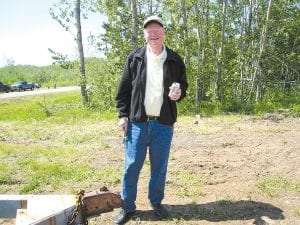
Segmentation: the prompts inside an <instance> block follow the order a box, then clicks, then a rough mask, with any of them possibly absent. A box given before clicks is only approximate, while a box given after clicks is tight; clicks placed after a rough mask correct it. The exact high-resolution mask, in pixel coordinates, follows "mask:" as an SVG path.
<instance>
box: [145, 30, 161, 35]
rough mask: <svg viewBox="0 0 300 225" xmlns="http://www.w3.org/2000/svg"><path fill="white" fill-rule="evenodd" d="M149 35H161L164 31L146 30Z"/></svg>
mask: <svg viewBox="0 0 300 225" xmlns="http://www.w3.org/2000/svg"><path fill="white" fill-rule="evenodd" d="M145 32H146V33H147V34H150V35H151V34H161V33H162V32H163V31H162V30H145Z"/></svg>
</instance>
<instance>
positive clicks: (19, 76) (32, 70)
mask: <svg viewBox="0 0 300 225" xmlns="http://www.w3.org/2000/svg"><path fill="white" fill-rule="evenodd" d="M0 80H1V81H2V82H4V83H7V84H12V83H14V82H16V81H20V80H26V81H28V82H32V83H39V84H41V86H42V87H51V88H52V87H53V86H54V83H56V85H57V86H72V85H78V83H79V69H78V66H77V65H76V66H74V68H72V69H68V70H66V69H63V68H62V67H61V66H59V65H50V66H43V67H37V66H30V65H16V66H14V65H11V66H6V67H2V68H0Z"/></svg>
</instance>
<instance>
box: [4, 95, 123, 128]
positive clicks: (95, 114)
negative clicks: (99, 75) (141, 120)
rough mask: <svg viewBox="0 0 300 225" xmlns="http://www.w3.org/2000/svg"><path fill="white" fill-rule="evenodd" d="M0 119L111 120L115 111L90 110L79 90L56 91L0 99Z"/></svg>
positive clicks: (58, 121)
mask: <svg viewBox="0 0 300 225" xmlns="http://www.w3.org/2000/svg"><path fill="white" fill-rule="evenodd" d="M0 115H1V116H0V121H25V122H28V121H48V122H50V123H77V122H80V121H83V120H85V119H89V120H112V119H116V118H117V116H116V113H115V112H114V113H112V112H103V113H102V112H101V113H100V112H99V111H98V110H90V109H89V108H86V107H84V106H83V105H82V101H81V95H80V93H79V92H68V93H56V94H47V95H38V96H30V98H29V97H22V98H20V99H19V98H18V99H11V100H6V101H0Z"/></svg>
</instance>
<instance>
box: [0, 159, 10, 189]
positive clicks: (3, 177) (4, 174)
mask: <svg viewBox="0 0 300 225" xmlns="http://www.w3.org/2000/svg"><path fill="white" fill-rule="evenodd" d="M10 174H11V169H10V168H9V166H7V165H6V164H4V163H0V184H8V183H9V179H10V176H9V175H10Z"/></svg>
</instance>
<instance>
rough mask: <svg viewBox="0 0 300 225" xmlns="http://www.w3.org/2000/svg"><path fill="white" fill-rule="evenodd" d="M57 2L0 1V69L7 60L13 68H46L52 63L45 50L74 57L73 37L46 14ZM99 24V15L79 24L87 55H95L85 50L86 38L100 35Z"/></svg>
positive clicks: (50, 0)
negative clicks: (18, 65)
mask: <svg viewBox="0 0 300 225" xmlns="http://www.w3.org/2000/svg"><path fill="white" fill-rule="evenodd" d="M58 1H59V0H9V1H0V67H2V66H5V65H6V64H7V61H8V60H13V61H14V62H15V64H26V65H36V66H43V65H49V64H51V63H52V60H51V54H50V53H49V51H48V48H52V49H53V50H55V51H58V52H61V53H64V54H68V55H69V56H70V57H71V58H75V57H76V55H77V53H76V43H75V41H74V39H73V36H72V35H71V34H70V33H69V32H67V31H65V30H64V29H63V28H62V27H61V25H60V24H59V23H58V22H57V21H55V20H53V19H52V18H51V16H50V14H49V8H50V7H51V6H52V5H53V4H54V3H55V2H58ZM102 21H103V20H101V17H100V16H99V15H93V16H90V17H89V19H88V20H82V32H83V42H84V43H85V46H84V48H85V54H86V55H95V53H93V52H92V48H90V47H89V46H87V36H88V34H89V33H91V32H92V33H94V34H97V33H99V30H100V29H101V23H102Z"/></svg>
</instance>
